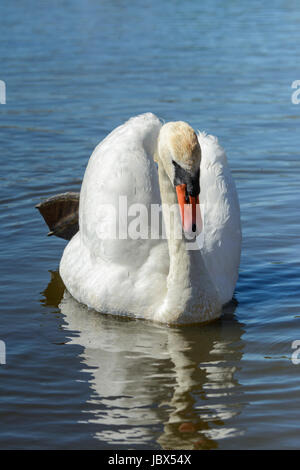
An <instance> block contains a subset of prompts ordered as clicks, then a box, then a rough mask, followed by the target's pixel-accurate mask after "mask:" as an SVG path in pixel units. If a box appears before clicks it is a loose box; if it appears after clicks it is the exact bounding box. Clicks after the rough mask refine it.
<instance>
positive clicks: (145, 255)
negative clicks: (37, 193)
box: [60, 113, 169, 316]
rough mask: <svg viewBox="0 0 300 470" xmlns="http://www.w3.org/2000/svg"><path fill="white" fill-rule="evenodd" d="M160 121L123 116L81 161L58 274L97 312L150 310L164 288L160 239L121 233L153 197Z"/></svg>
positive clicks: (142, 218)
mask: <svg viewBox="0 0 300 470" xmlns="http://www.w3.org/2000/svg"><path fill="white" fill-rule="evenodd" d="M161 125H162V124H161V122H160V121H159V119H158V118H157V117H156V116H155V115H153V114H151V113H147V114H143V115H140V116H136V117H134V118H131V119H130V120H129V121H127V122H126V123H125V124H123V125H121V126H120V127H118V128H116V129H115V130H114V131H113V132H112V133H111V134H109V135H108V136H107V137H106V138H105V139H104V140H103V141H102V142H101V143H100V144H99V145H98V146H97V147H96V149H95V150H94V152H93V154H92V155H91V157H90V160H89V162H88V165H87V168H86V171H85V175H84V178H83V182H82V187H81V192H80V203H79V232H78V233H77V234H76V235H75V237H73V239H72V240H71V241H70V242H69V244H68V245H67V246H66V248H65V251H64V254H63V257H62V260H61V263H60V274H61V276H62V279H63V281H64V283H65V285H66V287H67V289H68V290H69V291H70V293H71V294H72V295H73V297H75V299H76V300H78V301H80V302H82V303H84V304H86V305H88V306H90V307H92V308H94V309H96V310H98V311H104V312H105V311H108V312H110V313H116V314H123V313H127V312H131V313H136V315H142V314H143V315H146V316H147V312H148V314H149V315H152V312H150V310H149V309H152V310H153V309H154V308H156V304H159V302H161V298H162V296H163V294H164V293H165V292H164V284H165V283H166V275H167V273H168V266H169V260H168V251H167V244H166V241H165V240H164V241H162V240H158V239H151V238H150V237H149V236H148V237H147V236H145V237H144V238H143V236H144V235H142V236H139V234H138V233H137V232H136V231H135V232H134V233H135V234H136V235H137V236H136V237H135V236H133V237H131V236H129V237H128V236H127V233H126V232H127V228H128V230H129V229H130V227H131V228H132V227H133V228H134V227H136V226H135V221H134V220H135V218H134V216H136V215H138V217H139V219H140V221H141V222H142V224H141V225H145V221H146V226H147V221H148V214H149V213H150V210H151V205H153V204H157V205H158V206H159V204H160V190H159V183H158V174H157V169H156V167H155V162H154V160H153V154H154V152H155V149H156V143H157V137H158V134H159V131H160V128H161ZM130 211H131V212H130ZM145 218H147V220H145ZM143 222H144V224H143ZM131 224H132V225H131ZM137 225H139V224H137ZM124 228H125V232H124ZM136 228H138V227H136Z"/></svg>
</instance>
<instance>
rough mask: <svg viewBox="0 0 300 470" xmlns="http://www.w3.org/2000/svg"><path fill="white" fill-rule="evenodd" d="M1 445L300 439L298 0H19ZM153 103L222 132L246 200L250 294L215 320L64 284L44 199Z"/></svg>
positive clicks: (0, 123) (281, 442) (4, 59)
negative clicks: (90, 305) (135, 314)
mask: <svg viewBox="0 0 300 470" xmlns="http://www.w3.org/2000/svg"><path fill="white" fill-rule="evenodd" d="M2 4H3V6H2V10H3V11H4V14H1V18H0V31H1V42H0V57H1V68H0V79H1V80H5V82H6V86H7V104H6V105H0V149H1V157H0V158H1V175H0V178H1V187H0V224H1V231H0V249H1V264H0V272H1V284H0V292H1V295H0V303H1V319H0V339H1V340H4V341H5V343H6V347H7V363H6V365H0V377H1V383H0V422H1V426H0V447H1V448H7V449H12V448H22V449H29V448H34V449H40V448H65V449H75V448H94V449H106V448H108V449H122V448H124V449H125V448H132V449H232V448H233V449H234V448H249V449H266V448H276V449H279V448H281V449H293V448H297V447H298V446H299V444H298V442H299V437H300V431H299V420H300V394H299V391H300V365H294V364H293V363H292V361H291V354H292V349H291V344H292V341H294V340H297V339H300V331H299V323H300V309H299V301H300V294H299V274H300V267H299V252H300V250H299V248H300V246H299V245H300V243H299V184H300V172H299V170H300V164H299V148H300V145H299V118H300V105H299V106H296V105H293V104H292V102H291V93H292V91H293V90H292V89H291V83H292V82H293V81H294V80H297V79H300V70H299V65H298V63H299V60H298V54H297V44H298V42H299V39H300V37H299V36H300V32H299V31H300V28H299V25H300V5H299V3H298V2H296V1H291V2H285V1H283V0H281V1H279V0H275V1H273V2H263V3H262V2H259V1H253V2H251V3H246V2H237V1H234V0H232V1H228V2H222V1H221V0H220V1H218V0H207V1H206V0H205V1H202V2H198V1H196V0H194V1H193V0H187V1H185V2H179V1H175V0H174V1H172V2H171V1H167V2H164V3H163V8H162V3H161V2H160V1H157V0H151V2H150V1H144V2H139V1H138V0H133V1H131V2H125V1H123V0H118V1H117V0H114V1H111V0H110V1H105V0H102V1H99V0H98V1H96V0H88V1H86V0H73V1H70V0H64V1H58V0H53V1H51V2H50V1H41V2H34V1H33V0H24V1H23V2H18V3H17V4H14V3H13V2H10V1H8V0H3V1H2ZM147 111H152V112H154V113H155V114H157V115H158V116H159V117H161V118H163V119H165V120H178V119H180V120H186V121H188V122H189V123H190V124H191V125H192V126H193V127H194V128H199V129H201V130H206V131H207V132H209V133H212V134H215V135H217V136H218V137H219V140H220V142H221V144H222V145H223V146H224V147H225V149H226V151H227V155H228V158H229V162H230V165H231V169H232V172H233V174H234V177H235V180H236V184H237V188H238V192H239V197H240V203H241V212H242V224H243V237H244V239H243V253H242V261H241V269H240V278H239V281H238V284H237V288H236V293H235V300H234V301H233V302H232V304H231V305H230V306H228V308H227V309H226V311H224V315H223V317H222V318H221V319H220V320H219V321H217V322H215V323H213V324H211V325H207V326H205V327H193V328H191V327H184V328H175V327H173V328H168V327H165V326H161V325H160V326H159V325H153V324H151V323H147V322H144V321H138V320H128V319H119V318H114V317H112V316H104V315H99V314H96V313H93V312H89V311H87V310H86V309H84V308H82V307H80V306H79V305H78V304H77V303H76V302H74V301H73V300H72V299H71V298H68V296H67V295H66V294H64V286H63V285H62V282H61V280H60V278H59V275H58V273H57V270H58V265H59V260H60V257H61V254H62V250H63V248H64V246H65V243H64V241H63V240H59V239H53V238H51V239H49V238H47V237H46V236H45V235H46V233H47V229H46V227H45V225H44V223H43V221H42V219H41V218H40V216H39V214H38V213H37V211H36V210H35V209H34V205H35V204H37V203H38V202H40V200H41V198H44V197H47V196H51V195H54V194H56V193H58V192H64V191H66V190H70V191H78V190H79V188H80V183H81V180H82V176H83V173H84V169H85V166H86V164H87V161H88V158H89V156H90V154H91V152H92V150H93V148H94V147H95V146H96V145H97V144H98V142H99V141H100V140H101V139H102V138H104V137H105V136H106V135H107V133H108V132H110V131H111V130H112V129H113V128H114V127H116V126H117V125H119V124H121V123H122V122H124V120H126V119H127V118H129V117H130V116H132V115H136V114H139V113H142V112H147Z"/></svg>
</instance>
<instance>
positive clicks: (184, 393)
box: [44, 273, 242, 449]
mask: <svg viewBox="0 0 300 470" xmlns="http://www.w3.org/2000/svg"><path fill="white" fill-rule="evenodd" d="M51 284H53V285H54V287H55V289H52V288H51V286H50V287H48V288H47V289H46V291H45V294H46V295H47V296H48V298H47V299H46V301H45V302H44V303H46V304H47V305H49V304H53V305H57V302H58V300H59V299H55V296H54V292H55V291H58V290H60V289H59V286H61V285H62V283H61V281H60V278H59V275H58V273H52V281H51ZM60 308H61V311H62V313H63V315H64V320H65V324H64V328H65V329H67V330H68V336H69V342H70V343H73V344H79V345H81V346H83V348H84V349H83V352H82V364H83V369H84V370H87V371H88V372H89V374H90V376H91V380H90V387H91V398H90V399H89V403H91V404H92V409H93V413H94V417H93V418H92V419H89V421H88V422H92V423H94V427H95V426H96V429H97V428H98V429H97V431H96V435H95V437H96V438H97V439H99V440H100V441H102V442H103V443H108V444H110V445H114V446H118V445H126V446H127V447H129V448H130V446H131V445H135V446H144V447H145V446H146V445H147V446H149V445H150V444H151V442H153V441H154V440H155V441H157V443H158V444H159V445H160V447H161V448H164V449H193V448H214V447H217V446H218V442H219V441H220V439H222V438H226V437H227V436H233V435H236V430H235V428H234V424H231V420H232V418H233V417H234V415H235V414H236V413H238V412H240V406H241V405H239V403H238V402H236V401H237V400H236V394H237V391H236V387H237V385H238V384H237V381H236V378H235V368H236V364H237V363H238V361H239V360H240V358H241V350H240V348H241V344H240V342H239V340H240V336H241V333H242V329H241V327H240V325H239V324H238V323H237V322H236V321H234V320H231V319H229V320H227V317H226V315H225V318H224V320H223V321H222V322H217V323H214V324H211V325H207V326H205V327H204V328H199V327H189V326H186V327H184V328H174V327H173V328H167V327H165V326H162V325H158V324H152V323H146V322H143V321H141V320H137V321H135V320H129V319H125V318H124V319H121V318H116V317H113V316H109V315H108V316H107V315H99V314H98V313H97V312H94V311H91V310H88V309H87V308H86V307H84V306H82V305H80V304H78V303H77V302H76V301H75V300H74V299H73V298H72V297H71V296H70V295H69V294H68V293H67V292H66V293H65V295H64V298H63V300H62V301H61V302H60ZM239 393H240V391H239ZM87 406H88V405H87ZM89 416H90V413H89ZM151 445H153V444H151Z"/></svg>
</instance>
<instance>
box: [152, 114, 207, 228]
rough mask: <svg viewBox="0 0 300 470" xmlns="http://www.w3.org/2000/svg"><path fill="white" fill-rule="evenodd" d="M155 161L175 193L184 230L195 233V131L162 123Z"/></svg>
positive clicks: (197, 157)
mask: <svg viewBox="0 0 300 470" xmlns="http://www.w3.org/2000/svg"><path fill="white" fill-rule="evenodd" d="M156 159H157V161H158V164H161V165H163V168H164V170H165V172H166V174H167V175H168V177H169V179H170V181H171V183H172V185H173V187H174V190H176V194H177V200H178V204H179V206H180V213H181V220H182V225H183V229H184V231H186V232H191V231H192V232H196V229H197V221H198V217H199V216H200V211H199V193H200V162H201V148H200V144H199V141H198V138H197V135H196V133H195V131H194V129H193V128H192V127H191V126H190V125H189V124H187V123H186V122H183V121H177V122H169V123H167V124H164V125H163V126H162V128H161V130H160V133H159V137H158V148H157V155H156ZM198 213H199V216H198Z"/></svg>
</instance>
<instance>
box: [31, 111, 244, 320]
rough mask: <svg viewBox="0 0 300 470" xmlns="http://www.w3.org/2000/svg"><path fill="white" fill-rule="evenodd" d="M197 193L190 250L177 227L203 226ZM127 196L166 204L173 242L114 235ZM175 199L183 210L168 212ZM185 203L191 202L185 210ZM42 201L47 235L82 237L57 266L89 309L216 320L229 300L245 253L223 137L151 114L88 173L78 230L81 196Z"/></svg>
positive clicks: (100, 149) (104, 149) (133, 123)
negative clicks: (197, 244)
mask: <svg viewBox="0 0 300 470" xmlns="http://www.w3.org/2000/svg"><path fill="white" fill-rule="evenodd" d="M155 162H156V163H157V166H158V170H157V169H156V164H155ZM199 170H200V177H199ZM199 181H200V185H199ZM199 192H200V207H201V217H202V220H203V243H202V247H201V249H194V250H190V249H189V246H188V243H189V241H188V240H187V239H186V238H185V237H181V238H178V237H175V236H174V233H175V232H176V231H177V232H176V233H178V229H180V232H181V233H183V232H186V233H192V235H193V232H195V231H196V230H198V229H199V220H200V225H201V219H199V214H198V210H199V204H198V203H197V202H198V196H199ZM125 196H126V201H127V204H128V207H131V206H132V205H133V204H136V203H139V204H141V205H143V206H144V207H146V208H147V209H149V210H150V209H151V206H153V205H154V204H160V203H162V212H163V216H164V222H165V226H166V233H167V240H165V239H156V238H155V237H154V238H153V237H150V238H146V239H143V238H137V239H136V238H130V239H129V238H126V237H122V236H118V237H117V238H114V237H110V236H109V234H110V233H112V227H113V224H114V223H115V216H117V219H118V221H119V222H118V223H119V224H120V223H121V222H120V221H121V218H122V217H123V215H122V214H121V213H120V207H119V204H120V203H119V201H120V197H125ZM69 200H70V204H69V203H68V201H69ZM76 201H77V202H76ZM178 202H179V207H180V210H178V209H177V211H176V210H175V211H174V213H173V219H172V218H170V217H167V216H166V213H167V209H168V208H169V207H170V206H173V205H174V204H177V203H178ZM185 202H187V203H188V204H185ZM185 206H188V207H189V208H190V209H191V210H190V212H188V211H187V216H186V212H185V211H183V209H184V207H185ZM37 207H38V208H39V210H40V212H41V213H42V215H43V216H44V218H45V220H46V222H47V223H48V225H49V227H50V229H51V230H52V232H50V234H52V233H54V234H55V235H58V236H61V237H63V238H67V239H70V238H71V236H72V235H74V234H75V235H74V236H73V237H72V238H71V240H70V241H69V243H68V244H67V246H66V248H65V250H64V253H63V256H62V259H61V262H60V268H59V271H60V275H61V277H62V279H63V281H64V284H65V286H66V288H67V289H68V291H69V292H70V293H71V295H72V296H73V297H74V298H75V299H76V300H77V301H79V302H81V303H83V304H85V305H87V306H88V307H91V308H93V309H95V310H97V311H99V312H105V313H111V314H117V315H131V316H135V317H141V318H146V319H150V320H154V321H158V322H165V323H169V324H176V323H177V324H178V323H194V322H207V321H210V320H213V319H215V318H218V317H219V316H220V315H221V311H222V305H223V304H225V303H227V302H229V301H230V300H231V298H232V295H233V291H234V288H235V284H236V281H237V277H238V267H239V261H240V251H241V228H240V210H239V202H238V197H237V193H236V189H235V185H234V181H233V179H232V176H231V173H230V170H229V168H228V165H227V160H226V156H225V153H224V150H223V149H222V148H221V147H220V146H219V144H218V141H217V139H216V138H215V137H212V136H208V135H206V134H205V133H201V132H200V133H199V134H198V135H196V133H195V132H194V131H193V129H192V128H191V127H190V126H189V125H188V124H187V123H184V122H169V123H167V124H164V125H163V124H162V123H161V122H160V120H159V119H158V118H157V117H156V116H155V115H154V114H152V113H146V114H142V115H139V116H136V117H133V118H131V119H129V121H127V122H126V123H125V124H123V125H121V126H119V127H118V128H116V129H115V130H114V131H113V132H111V133H110V134H109V135H108V136H107V137H106V138H105V139H104V140H103V141H102V142H101V143H100V144H99V145H98V146H97V147H96V149H95V150H94V152H93V154H92V156H91V157H90V160H89V163H88V166H87V168H86V171H85V175H84V178H83V182H82V187H81V192H80V202H79V231H77V230H78V225H77V223H78V213H77V212H76V210H77V209H78V196H77V195H76V193H75V194H74V193H72V194H70V193H66V195H59V196H57V197H54V198H50V199H49V200H47V201H46V202H44V203H41V204H39V205H38V206H37ZM111 207H112V208H113V209H115V211H114V210H111ZM109 208H110V209H109ZM113 212H114V214H113ZM131 215H133V214H131ZM76 232H77V233H76ZM197 233H198V232H195V233H194V235H197ZM103 235H106V236H103Z"/></svg>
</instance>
